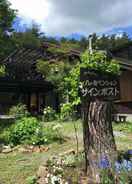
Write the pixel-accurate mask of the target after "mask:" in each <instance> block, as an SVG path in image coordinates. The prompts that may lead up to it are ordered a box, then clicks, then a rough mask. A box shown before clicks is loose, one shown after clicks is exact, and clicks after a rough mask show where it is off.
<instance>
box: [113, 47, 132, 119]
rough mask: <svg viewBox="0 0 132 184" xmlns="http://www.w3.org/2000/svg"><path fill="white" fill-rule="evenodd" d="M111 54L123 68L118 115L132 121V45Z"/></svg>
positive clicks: (117, 106) (117, 104)
mask: <svg viewBox="0 0 132 184" xmlns="http://www.w3.org/2000/svg"><path fill="white" fill-rule="evenodd" d="M111 53H112V57H113V58H115V59H116V60H117V61H118V62H119V64H120V66H121V75H120V93H121V95H120V100H119V101H117V102H116V103H115V104H116V110H117V114H119V115H124V116H126V117H127V120H132V44H127V45H124V46H123V47H121V48H118V49H116V50H113V51H112V52H111Z"/></svg>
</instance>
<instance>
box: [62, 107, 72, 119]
mask: <svg viewBox="0 0 132 184" xmlns="http://www.w3.org/2000/svg"><path fill="white" fill-rule="evenodd" d="M72 111H73V109H72V104H71V103H65V104H62V105H61V113H60V119H61V120H63V121H68V120H69V119H71V116H72Z"/></svg>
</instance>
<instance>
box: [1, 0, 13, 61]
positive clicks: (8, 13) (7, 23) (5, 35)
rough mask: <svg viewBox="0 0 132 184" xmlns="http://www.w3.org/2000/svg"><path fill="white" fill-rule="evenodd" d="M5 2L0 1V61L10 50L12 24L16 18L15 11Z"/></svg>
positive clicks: (4, 0)
mask: <svg viewBox="0 0 132 184" xmlns="http://www.w3.org/2000/svg"><path fill="white" fill-rule="evenodd" d="M10 5H11V4H10V3H9V2H8V1H7V0H1V1H0V59H2V58H3V57H5V56H6V55H7V54H8V53H10V51H11V50H12V41H11V39H10V34H11V33H12V31H13V30H12V23H13V20H14V18H15V17H16V11H15V10H13V9H11V8H10Z"/></svg>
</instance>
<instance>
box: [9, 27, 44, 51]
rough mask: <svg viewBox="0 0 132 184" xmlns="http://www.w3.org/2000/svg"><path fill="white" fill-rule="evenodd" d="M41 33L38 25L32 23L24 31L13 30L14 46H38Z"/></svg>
mask: <svg viewBox="0 0 132 184" xmlns="http://www.w3.org/2000/svg"><path fill="white" fill-rule="evenodd" d="M40 36H41V33H40V30H39V26H38V25H36V24H33V25H32V27H31V28H28V29H27V30H26V31H25V32H14V33H13V35H12V40H13V42H14V44H15V45H16V47H31V48H32V47H40V46H41V38H40Z"/></svg>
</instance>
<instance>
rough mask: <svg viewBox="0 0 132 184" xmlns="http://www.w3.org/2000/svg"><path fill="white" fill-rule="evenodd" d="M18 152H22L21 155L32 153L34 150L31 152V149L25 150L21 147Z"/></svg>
mask: <svg viewBox="0 0 132 184" xmlns="http://www.w3.org/2000/svg"><path fill="white" fill-rule="evenodd" d="M18 152H20V153H31V152H32V150H29V149H27V148H25V147H20V148H19V149H18Z"/></svg>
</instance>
